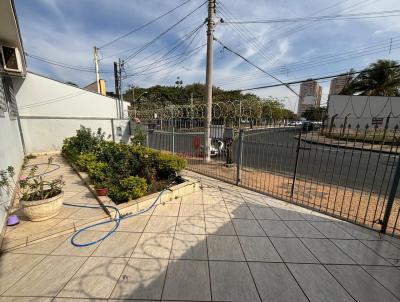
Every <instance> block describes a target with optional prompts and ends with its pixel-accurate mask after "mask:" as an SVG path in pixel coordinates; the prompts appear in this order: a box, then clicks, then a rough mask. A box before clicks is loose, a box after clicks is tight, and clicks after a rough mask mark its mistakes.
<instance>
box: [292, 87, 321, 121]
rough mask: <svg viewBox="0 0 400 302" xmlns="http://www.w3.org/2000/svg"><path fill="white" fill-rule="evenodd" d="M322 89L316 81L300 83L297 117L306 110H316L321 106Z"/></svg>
mask: <svg viewBox="0 0 400 302" xmlns="http://www.w3.org/2000/svg"><path fill="white" fill-rule="evenodd" d="M321 96H322V87H321V86H320V85H319V84H318V82H317V81H314V80H309V81H307V82H304V83H301V85H300V97H299V105H298V107H297V115H298V116H299V117H300V116H301V115H302V114H303V112H304V111H306V110H307V109H308V108H318V107H319V106H320V104H321Z"/></svg>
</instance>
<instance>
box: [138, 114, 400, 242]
mask: <svg viewBox="0 0 400 302" xmlns="http://www.w3.org/2000/svg"><path fill="white" fill-rule="evenodd" d="M135 114H137V112H136V113H135ZM370 121H371V119H368V120H363V119H358V122H357V124H354V121H352V122H349V121H348V120H346V119H345V120H344V122H343V121H341V124H340V125H337V124H336V123H335V117H334V118H329V119H326V120H325V121H324V123H322V124H319V123H313V124H307V123H305V124H303V125H301V126H300V125H297V126H289V125H288V122H287V121H278V122H277V121H274V123H272V122H271V120H264V121H258V122H256V121H254V122H252V121H250V122H249V119H246V120H243V119H240V120H239V121H237V123H235V124H233V125H232V126H233V127H227V126H226V125H222V123H221V122H220V120H218V122H219V123H221V125H213V126H212V128H211V130H210V131H211V134H212V148H211V160H210V161H206V156H205V152H204V149H205V144H204V133H205V131H204V130H205V128H204V122H203V120H202V119H196V118H193V116H191V117H190V118H188V117H183V118H182V117H179V116H174V117H172V118H170V119H168V118H165V117H164V119H160V118H156V117H154V118H148V117H147V119H142V120H141V124H142V125H146V126H145V127H144V129H145V134H146V135H145V136H146V141H145V144H146V145H147V146H149V147H152V148H155V149H159V150H164V151H169V152H172V153H175V154H180V155H182V156H184V157H185V158H186V159H187V161H188V169H189V170H192V171H195V172H198V173H202V174H205V175H208V176H212V177H215V178H218V179H221V180H224V181H227V182H230V183H234V184H237V185H240V186H243V187H246V188H249V189H252V190H255V191H258V192H262V193H265V194H267V195H270V196H273V197H277V198H280V199H283V200H286V201H289V202H292V203H295V204H298V205H301V206H304V207H307V208H310V209H313V210H316V211H319V212H322V213H325V214H328V215H331V216H335V217H338V218H341V219H344V220H348V221H351V222H355V223H358V224H362V225H366V226H368V227H371V228H373V229H376V230H379V231H382V232H385V233H387V234H390V235H399V234H400V222H399V220H400V219H399V215H400V191H399V190H398V184H399V179H400V160H399V155H400V150H399V147H400V133H399V132H400V130H399V128H398V121H397V120H396V121H395V118H390V117H388V118H387V119H386V120H384V122H383V123H381V124H379V125H378V124H375V125H371V123H370ZM213 123H216V120H214V121H213ZM389 125H394V126H389Z"/></svg>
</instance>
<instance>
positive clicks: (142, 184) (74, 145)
mask: <svg viewBox="0 0 400 302" xmlns="http://www.w3.org/2000/svg"><path fill="white" fill-rule="evenodd" d="M134 141H135V140H134ZM62 155H63V156H64V157H65V158H66V159H67V160H68V161H69V162H70V163H71V165H73V166H74V167H75V169H76V170H78V171H79V172H84V173H86V174H87V175H85V176H84V178H85V179H86V181H87V182H88V184H90V185H92V186H93V187H94V189H97V190H99V189H102V190H104V189H107V190H108V197H109V198H110V199H111V200H112V201H113V203H115V204H121V203H125V202H128V201H130V200H135V199H137V198H140V197H143V196H146V195H149V194H152V193H155V192H160V191H163V190H165V189H166V188H168V187H169V186H170V185H172V184H173V183H176V182H177V180H178V179H179V177H178V176H177V174H178V173H179V172H180V171H181V170H183V169H184V168H185V167H186V160H185V159H184V158H182V157H180V156H177V155H172V154H170V153H162V152H160V151H157V150H154V149H150V148H145V147H143V146H141V145H140V144H139V145H137V144H122V143H115V142H112V141H106V140H105V139H104V134H102V132H101V129H99V130H98V131H97V132H96V133H93V132H92V131H91V130H90V129H88V128H84V127H81V128H80V129H79V130H77V135H76V136H73V137H70V138H67V139H65V140H64V144H63V148H62ZM93 187H92V189H93Z"/></svg>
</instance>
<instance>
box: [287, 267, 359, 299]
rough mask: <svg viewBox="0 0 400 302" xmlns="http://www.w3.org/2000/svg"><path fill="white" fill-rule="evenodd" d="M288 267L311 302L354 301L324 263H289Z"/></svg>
mask: <svg viewBox="0 0 400 302" xmlns="http://www.w3.org/2000/svg"><path fill="white" fill-rule="evenodd" d="M288 267H289V269H290V271H291V272H292V274H293V276H294V277H295V279H296V280H297V282H298V284H299V285H300V287H301V288H302V289H303V291H304V292H305V294H306V295H307V297H308V299H309V300H310V301H311V302H320V301H324V302H325V301H326V302H329V301H332V302H337V301H352V302H354V300H353V299H352V297H351V296H350V295H349V294H348V293H347V292H346V291H345V290H344V289H343V287H342V286H341V285H340V284H339V283H338V282H337V281H336V280H335V278H333V277H332V275H331V274H330V273H329V272H328V271H327V270H326V269H325V268H324V267H323V266H322V265H317V264H288Z"/></svg>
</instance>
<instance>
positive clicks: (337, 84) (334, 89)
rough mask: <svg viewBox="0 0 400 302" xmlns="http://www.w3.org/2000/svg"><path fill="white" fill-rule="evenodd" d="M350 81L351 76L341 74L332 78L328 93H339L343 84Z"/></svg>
mask: <svg viewBox="0 0 400 302" xmlns="http://www.w3.org/2000/svg"><path fill="white" fill-rule="evenodd" d="M350 81H351V76H348V75H343V76H339V77H337V78H334V79H332V81H331V87H330V88H329V94H330V95H339V94H340V92H342V90H343V88H344V86H346V84H347V83H348V82H350Z"/></svg>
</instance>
